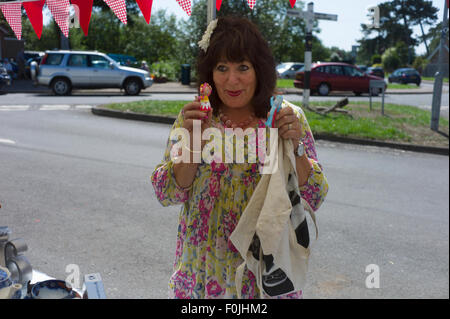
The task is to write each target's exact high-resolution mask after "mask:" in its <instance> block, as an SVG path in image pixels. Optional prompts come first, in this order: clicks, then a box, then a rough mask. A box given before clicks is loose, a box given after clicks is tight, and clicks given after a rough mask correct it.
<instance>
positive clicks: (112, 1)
mask: <svg viewBox="0 0 450 319" xmlns="http://www.w3.org/2000/svg"><path fill="white" fill-rule="evenodd" d="M103 1H105V2H106V4H107V5H108V6H109V7H110V8H111V10H112V11H113V12H114V14H115V15H116V16H117V17H118V18H119V20H120V21H122V23H123V24H127V6H126V4H125V0H103Z"/></svg>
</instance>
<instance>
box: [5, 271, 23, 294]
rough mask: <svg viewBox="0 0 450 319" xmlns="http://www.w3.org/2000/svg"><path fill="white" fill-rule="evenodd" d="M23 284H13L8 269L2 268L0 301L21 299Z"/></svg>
mask: <svg viewBox="0 0 450 319" xmlns="http://www.w3.org/2000/svg"><path fill="white" fill-rule="evenodd" d="M21 290H22V285H21V284H13V282H12V281H11V273H10V272H9V270H8V268H4V267H1V266H0V299H12V298H20V295H21Z"/></svg>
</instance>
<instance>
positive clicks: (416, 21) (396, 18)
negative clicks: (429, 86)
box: [358, 0, 438, 64]
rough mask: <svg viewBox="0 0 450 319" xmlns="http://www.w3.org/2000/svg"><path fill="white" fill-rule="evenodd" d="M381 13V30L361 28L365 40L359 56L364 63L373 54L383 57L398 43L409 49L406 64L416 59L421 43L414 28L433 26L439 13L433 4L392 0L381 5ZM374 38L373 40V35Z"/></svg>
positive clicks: (412, 0) (423, 0)
mask: <svg viewBox="0 0 450 319" xmlns="http://www.w3.org/2000/svg"><path fill="white" fill-rule="evenodd" d="M378 7H379V9H380V28H376V29H374V28H368V27H367V26H366V25H361V30H362V32H363V38H362V39H360V40H358V42H359V44H360V51H359V54H360V55H361V57H362V58H363V59H367V60H368V59H369V57H370V56H372V55H373V54H376V53H378V54H382V53H383V52H384V51H385V50H386V49H388V48H390V47H393V46H395V45H396V44H397V42H400V41H401V42H403V43H405V45H406V47H407V48H408V57H407V61H406V63H407V64H411V63H412V61H413V58H414V47H415V46H417V45H418V44H419V42H420V41H422V40H423V34H422V39H420V38H417V37H414V36H413V34H414V32H413V28H414V27H415V26H417V25H419V26H421V27H422V29H423V25H431V24H433V23H434V22H435V21H436V20H437V15H436V13H437V11H438V9H437V8H435V7H433V5H432V2H431V1H426V0H392V1H387V2H383V3H381V4H379V5H378ZM374 34H375V36H374V37H373V35H374Z"/></svg>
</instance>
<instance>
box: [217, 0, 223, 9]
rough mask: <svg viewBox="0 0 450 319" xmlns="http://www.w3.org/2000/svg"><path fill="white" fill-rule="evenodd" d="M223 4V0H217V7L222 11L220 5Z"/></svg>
mask: <svg viewBox="0 0 450 319" xmlns="http://www.w3.org/2000/svg"><path fill="white" fill-rule="evenodd" d="M221 6H222V0H216V9H217V11H220V7H221Z"/></svg>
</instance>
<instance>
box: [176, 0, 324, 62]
mask: <svg viewBox="0 0 450 319" xmlns="http://www.w3.org/2000/svg"><path fill="white" fill-rule="evenodd" d="M296 6H297V7H298V8H299V9H300V8H301V9H303V10H304V3H303V2H301V1H297V3H296ZM289 8H290V4H289V2H288V1H286V0H259V1H258V2H257V4H256V6H255V7H254V8H253V10H251V9H250V8H249V6H248V4H247V1H245V0H227V1H224V2H222V6H221V8H220V11H218V12H217V17H223V16H228V15H235V16H242V17H246V18H248V19H249V20H251V21H252V22H253V23H255V24H256V25H257V26H258V28H259V30H260V31H261V33H262V35H263V36H264V38H265V39H267V41H268V42H269V45H270V47H271V49H272V52H273V54H274V56H275V59H276V61H277V62H286V61H303V60H304V51H305V48H304V39H305V34H306V31H305V24H304V22H303V20H302V19H296V18H292V17H289V16H287V9H289ZM206 12H207V3H206V0H197V1H194V3H193V7H192V15H191V17H190V18H189V20H187V21H184V22H182V25H181V29H182V30H183V33H184V37H183V38H184V44H185V47H186V48H187V49H188V50H186V51H185V52H189V56H190V58H189V57H187V59H189V63H191V64H193V63H194V61H195V57H196V56H197V52H198V47H197V42H198V41H199V40H200V39H201V37H202V35H203V33H204V32H205V29H206V27H207V26H206V23H207V21H206V20H207V17H206ZM314 32H315V33H316V34H317V33H318V32H320V30H319V29H318V28H317V24H316V27H315V28H314ZM329 55H330V52H329V51H328V50H327V49H326V48H325V47H324V46H323V45H322V43H321V42H320V40H319V39H317V38H316V37H314V38H313V59H314V60H326V59H328V57H329Z"/></svg>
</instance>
